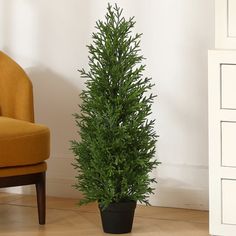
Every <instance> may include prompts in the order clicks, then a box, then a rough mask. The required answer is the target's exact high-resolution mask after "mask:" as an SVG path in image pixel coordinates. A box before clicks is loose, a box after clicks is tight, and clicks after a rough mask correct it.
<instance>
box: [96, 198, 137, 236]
mask: <svg viewBox="0 0 236 236" xmlns="http://www.w3.org/2000/svg"><path fill="white" fill-rule="evenodd" d="M135 208H136V202H135V201H130V202H120V203H111V204H110V205H109V206H108V207H107V208H106V209H105V210H102V209H101V207H100V206H99V209H100V213H101V219H102V226H103V231H104V232H105V233H110V234H125V233H130V232H131V230H132V225H133V219H134V211H135Z"/></svg>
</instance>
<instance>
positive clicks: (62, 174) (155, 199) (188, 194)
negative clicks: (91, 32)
mask: <svg viewBox="0 0 236 236" xmlns="http://www.w3.org/2000/svg"><path fill="white" fill-rule="evenodd" d="M72 162H73V158H63V157H60V158H59V157H54V158H50V159H49V160H48V171H47V195H48V196H55V197H65V198H76V199H79V198H81V197H82V194H81V193H80V192H79V191H77V190H76V189H75V188H74V187H72V186H73V185H74V184H75V175H76V172H75V171H74V169H73V166H72V165H71V163H72ZM151 175H152V177H155V178H157V181H158V183H157V184H156V185H155V186H154V187H155V191H154V195H151V196H150V204H151V205H153V206H163V207H177V208H188V209H198V210H208V168H207V166H194V165H181V164H175V165H173V164H172V165H171V164H167V163H163V164H162V165H161V166H160V167H158V169H157V170H156V171H154V172H153V173H152V174H151ZM1 191H7V192H11V193H18V194H35V188H34V187H33V186H23V187H14V188H7V189H2V190H1Z"/></svg>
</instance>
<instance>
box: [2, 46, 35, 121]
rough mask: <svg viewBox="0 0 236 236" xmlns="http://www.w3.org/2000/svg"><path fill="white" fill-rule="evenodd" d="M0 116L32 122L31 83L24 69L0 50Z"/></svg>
mask: <svg viewBox="0 0 236 236" xmlns="http://www.w3.org/2000/svg"><path fill="white" fill-rule="evenodd" d="M0 116H6V117H11V118H14V119H19V120H25V121H29V122H34V108H33V88H32V83H31V81H30V79H29V78H28V76H27V75H26V73H25V72H24V70H23V69H22V68H21V67H20V66H19V65H18V64H17V63H16V62H15V61H13V60H12V59H11V58H10V57H8V56H7V55H6V54H5V53H3V52H1V51H0Z"/></svg>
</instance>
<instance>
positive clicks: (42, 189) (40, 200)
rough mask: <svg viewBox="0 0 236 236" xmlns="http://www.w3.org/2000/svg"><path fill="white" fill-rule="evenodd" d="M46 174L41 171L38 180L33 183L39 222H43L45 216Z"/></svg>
mask: <svg viewBox="0 0 236 236" xmlns="http://www.w3.org/2000/svg"><path fill="white" fill-rule="evenodd" d="M45 179H46V176H45V172H43V173H41V175H40V178H39V181H38V182H37V183H36V184H35V185H36V192H37V204H38V218H39V224H40V225H44V224H45V218H46V181H45Z"/></svg>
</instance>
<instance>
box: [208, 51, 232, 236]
mask: <svg viewBox="0 0 236 236" xmlns="http://www.w3.org/2000/svg"><path fill="white" fill-rule="evenodd" d="M208 68H209V82H208V91H209V98H208V99H209V100H208V103H209V175H210V176H209V181H210V184H209V186H210V233H211V234H212V235H222V236H235V235H236V51H229V50H228V51H223V50H218V51H217V50H215V51H209V66H208Z"/></svg>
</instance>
